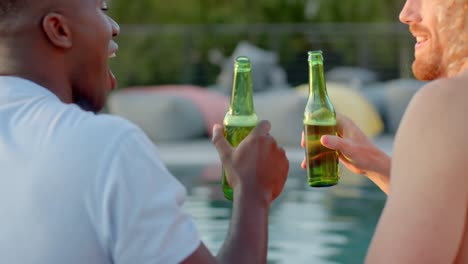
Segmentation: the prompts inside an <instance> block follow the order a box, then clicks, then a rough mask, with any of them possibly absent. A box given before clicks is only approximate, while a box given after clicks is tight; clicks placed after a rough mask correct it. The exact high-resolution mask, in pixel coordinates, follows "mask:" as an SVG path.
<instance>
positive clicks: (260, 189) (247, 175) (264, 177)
mask: <svg viewBox="0 0 468 264" xmlns="http://www.w3.org/2000/svg"><path fill="white" fill-rule="evenodd" d="M270 128H271V125H270V123H269V122H268V121H261V122H260V123H259V124H258V125H257V127H255V128H254V129H253V130H252V131H251V132H250V134H249V135H248V136H247V137H246V138H245V139H244V140H243V141H242V142H241V143H240V144H239V145H238V146H237V147H236V148H233V147H232V146H231V145H230V144H229V143H228V141H227V140H226V139H225V138H224V137H223V127H222V126H221V125H215V126H214V128H213V139H212V140H213V143H214V145H215V147H216V149H217V151H218V153H219V156H220V158H221V162H222V163H223V167H224V169H225V170H226V172H227V173H228V174H229V178H228V180H229V185H230V186H231V187H232V188H233V190H234V199H236V198H235V197H236V195H244V194H246V193H247V194H248V195H249V196H251V195H253V196H254V197H255V198H258V199H262V200H264V201H266V202H267V203H270V202H272V201H273V200H274V199H275V198H276V197H278V195H279V194H280V193H281V191H282V190H283V187H284V184H285V182H286V178H287V175H288V170H289V161H288V159H287V158H286V154H285V151H284V149H282V148H281V147H279V146H278V144H277V143H276V140H275V139H274V138H273V137H272V136H270V134H269V131H270Z"/></svg>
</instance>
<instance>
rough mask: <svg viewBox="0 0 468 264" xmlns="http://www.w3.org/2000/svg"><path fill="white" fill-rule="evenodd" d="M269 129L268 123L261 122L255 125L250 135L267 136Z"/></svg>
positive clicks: (269, 124)
mask: <svg viewBox="0 0 468 264" xmlns="http://www.w3.org/2000/svg"><path fill="white" fill-rule="evenodd" d="M270 129H271V123H270V121H268V120H262V121H260V122H259V123H258V124H257V126H256V127H255V128H254V129H253V130H252V132H250V133H251V134H254V135H258V136H261V135H268V133H270Z"/></svg>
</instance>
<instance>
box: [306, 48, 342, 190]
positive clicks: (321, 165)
mask: <svg viewBox="0 0 468 264" xmlns="http://www.w3.org/2000/svg"><path fill="white" fill-rule="evenodd" d="M336 134H337V131H336V113H335V109H334V107H333V105H332V103H331V101H330V98H329V97H328V94H327V90H326V82H325V76H324V71H323V58H322V53H321V51H316V52H309V99H308V101H307V105H306V108H305V110H304V140H305V143H306V147H305V156H306V161H307V162H306V164H307V180H308V184H309V186H311V187H327V186H333V185H335V184H337V183H338V181H339V178H340V177H339V158H338V155H339V154H338V152H337V151H335V150H330V149H327V148H325V147H324V146H323V145H322V144H321V143H320V138H321V137H322V136H323V135H336Z"/></svg>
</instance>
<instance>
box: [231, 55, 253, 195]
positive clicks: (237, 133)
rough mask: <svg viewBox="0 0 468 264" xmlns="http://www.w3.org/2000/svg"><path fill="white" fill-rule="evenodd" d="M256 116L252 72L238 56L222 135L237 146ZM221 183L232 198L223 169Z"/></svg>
mask: <svg viewBox="0 0 468 264" xmlns="http://www.w3.org/2000/svg"><path fill="white" fill-rule="evenodd" d="M257 123H258V117H257V114H256V113H255V109H254V103H253V89H252V74H251V69H250V60H249V58H247V57H244V56H240V57H238V58H237V59H236V62H235V65H234V79H233V84H232V95H231V104H230V105H229V110H228V111H227V113H226V116H225V117H224V122H223V124H224V137H225V138H226V140H227V141H228V142H229V143H230V144H231V145H232V146H233V147H237V146H238V145H239V144H240V143H241V141H242V140H243V139H244V138H245V137H247V135H248V134H249V133H250V131H251V130H252V129H253V128H254V127H255V126H257ZM222 174H223V175H222V177H223V180H222V185H223V192H224V196H225V197H226V198H227V199H228V200H231V201H232V199H233V191H232V188H231V187H230V186H229V183H228V181H227V178H226V177H229V175H226V172H225V170H224V169H223V172H222Z"/></svg>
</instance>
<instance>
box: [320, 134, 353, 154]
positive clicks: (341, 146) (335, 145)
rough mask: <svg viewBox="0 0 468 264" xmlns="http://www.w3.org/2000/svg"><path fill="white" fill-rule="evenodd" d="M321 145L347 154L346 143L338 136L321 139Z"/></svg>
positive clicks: (326, 136)
mask: <svg viewBox="0 0 468 264" xmlns="http://www.w3.org/2000/svg"><path fill="white" fill-rule="evenodd" d="M320 143H322V145H323V146H324V147H326V148H329V149H333V150H338V151H340V152H346V145H347V144H346V142H345V140H344V139H342V138H340V137H338V136H331V135H324V136H322V137H321V138H320Z"/></svg>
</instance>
